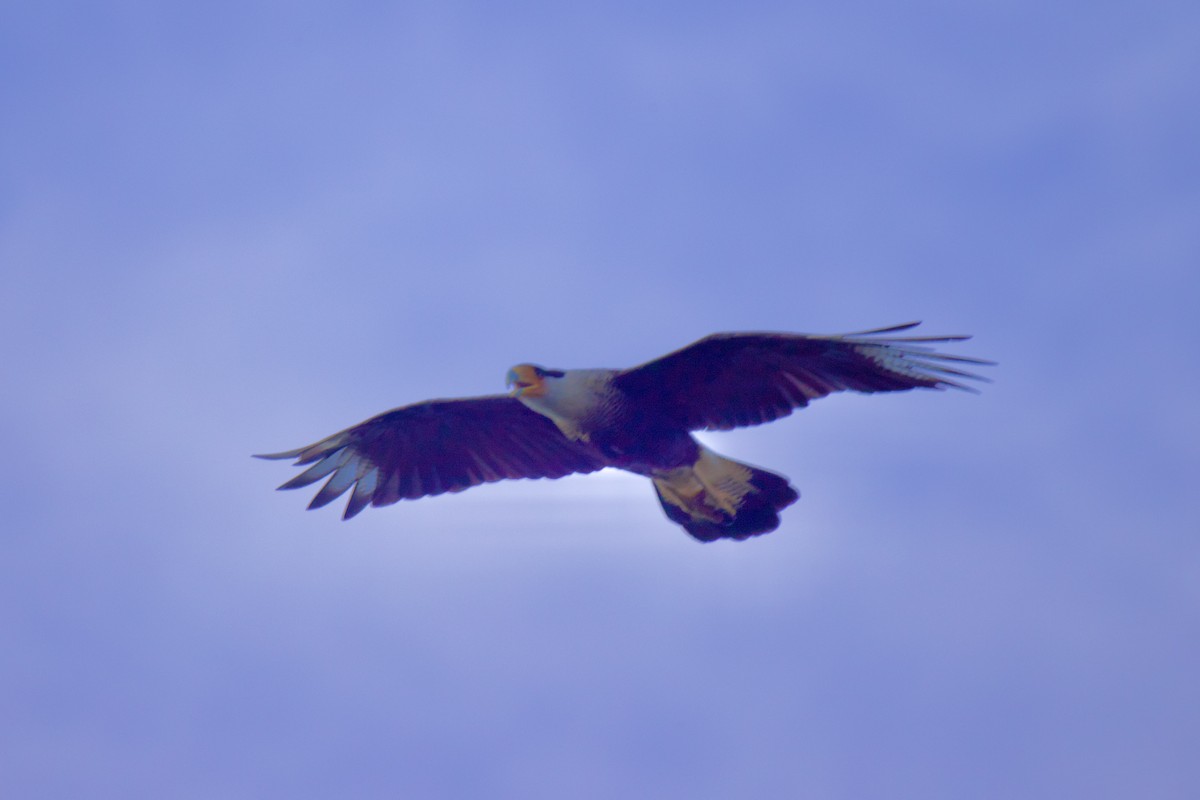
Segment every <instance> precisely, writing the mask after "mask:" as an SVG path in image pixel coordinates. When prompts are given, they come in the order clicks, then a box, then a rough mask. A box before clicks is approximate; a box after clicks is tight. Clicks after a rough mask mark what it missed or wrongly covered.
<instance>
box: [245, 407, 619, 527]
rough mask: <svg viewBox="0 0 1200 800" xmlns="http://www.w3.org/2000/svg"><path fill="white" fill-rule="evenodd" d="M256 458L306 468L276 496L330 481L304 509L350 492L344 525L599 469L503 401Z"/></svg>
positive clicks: (418, 416)
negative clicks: (371, 511)
mask: <svg viewBox="0 0 1200 800" xmlns="http://www.w3.org/2000/svg"><path fill="white" fill-rule="evenodd" d="M257 457H258V458H274V459H285V458H295V459H297V461H296V466H303V465H306V464H311V465H312V466H310V467H309V468H308V469H307V470H305V471H304V472H302V473H300V474H299V475H297V476H296V477H294V478H292V479H291V480H290V481H288V482H287V483H285V484H283V485H282V486H280V487H279V488H280V489H298V488H300V487H302V486H308V485H309V484H312V483H315V482H317V481H319V480H321V479H322V478H325V477H326V476H331V477H329V480H328V481H327V482H326V483H325V485H324V486H323V487H322V488H321V490H320V491H319V492H317V495H316V497H314V498H313V500H312V502H311V503H309V506H308V507H309V508H320V507H321V506H324V505H326V504H327V503H330V502H332V501H333V500H335V499H337V498H338V497H339V496H340V495H342V494H343V493H345V492H346V491H348V490H349V489H350V488H351V487H353V488H354V492H353V493H352V494H351V495H350V499H349V501H348V502H347V503H346V511H345V513H344V514H343V515H342V518H343V519H349V518H350V517H353V516H354V515H355V514H357V513H358V512H360V511H362V510H363V508H365V507H366V506H367V504H370V505H375V506H385V505H388V504H390V503H395V502H396V501H397V500H413V499H416V498H418V497H427V496H431V495H438V494H442V493H444V492H461V491H462V490H463V489H467V488H469V487H471V486H476V485H478V484H481V483H490V482H492V481H499V480H503V479H505V478H561V477H562V476H564V475H570V474H571V473H573V472H594V471H596V470H598V469H600V468H601V467H604V466H606V464H605V462H604V460H603V458H601V457H600V456H599V455H598V454H597V453H595V452H594V451H593V450H592V449H591V448H590V447H588V446H587V445H585V444H582V443H579V442H574V441H572V440H570V439H568V438H566V437H565V436H563V435H562V433H561V432H560V431H559V430H558V428H557V427H555V425H554V423H553V422H551V421H550V420H548V419H547V418H545V417H543V416H542V415H541V414H538V413H537V412H535V411H531V410H529V409H528V408H526V407H525V406H524V405H522V404H521V402H520V401H519V400H517V399H515V398H513V397H508V396H506V395H496V396H491V397H474V398H464V399H461V400H431V401H429V402H426V403H417V404H415V405H411V406H405V407H404V408H397V409H394V410H392V411H388V412H385V413H383V414H380V415H378V416H376V417H372V418H371V419H369V420H367V421H366V422H362V423H359V424H358V425H355V426H354V427H352V428H347V429H346V430H344V431H342V432H341V433H335V434H334V435H332V436H330V437H328V438H325V439H322V440H321V441H319V442H317V443H315V444H310V445H308V446H307V447H299V448H296V449H295V450H288V451H287V452H284V453H271V454H267V455H260V456H257Z"/></svg>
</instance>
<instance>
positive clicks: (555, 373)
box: [538, 369, 567, 378]
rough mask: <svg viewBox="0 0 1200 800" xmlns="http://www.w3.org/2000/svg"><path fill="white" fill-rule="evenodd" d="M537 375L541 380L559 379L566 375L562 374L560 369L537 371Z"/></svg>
mask: <svg viewBox="0 0 1200 800" xmlns="http://www.w3.org/2000/svg"><path fill="white" fill-rule="evenodd" d="M538 374H539V375H541V376H542V377H543V378H561V377H562V376H564V375H566V374H567V373H565V372H563V371H562V370H561V369H539V370H538Z"/></svg>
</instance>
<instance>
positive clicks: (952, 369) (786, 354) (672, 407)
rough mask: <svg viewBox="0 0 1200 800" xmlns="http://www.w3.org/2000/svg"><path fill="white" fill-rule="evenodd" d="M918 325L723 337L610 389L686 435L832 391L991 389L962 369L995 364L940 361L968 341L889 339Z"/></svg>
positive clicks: (622, 377) (629, 374) (761, 418)
mask: <svg viewBox="0 0 1200 800" xmlns="http://www.w3.org/2000/svg"><path fill="white" fill-rule="evenodd" d="M918 324H920V323H917V322H910V323H908V324H906V325H896V326H894V327H891V328H879V329H877V330H871V331H862V332H860V333H849V334H843V335H840V336H812V335H807V334H796V333H718V334H713V335H712V336H707V337H705V338H703V339H701V340H700V341H698V342H696V343H695V344H692V345H689V346H687V347H684V348H683V349H681V350H676V351H675V352H674V353H670V354H668V355H665V356H663V357H662V358H659V359H656V360H654V361H651V362H649V363H646V364H642V365H641V366H638V367H633V368H632V369H628V370H625V371H623V372H620V373H618V374H617V375H616V376H615V377H614V379H613V381H614V384H615V385H616V386H617V387H618V388H620V389H621V390H622V391H624V392H625V393H626V395H627V396H629V397H630V399H631V400H633V401H634V402H635V403H639V404H643V403H644V404H647V405H648V406H649V407H653V408H654V409H655V410H656V412H657V413H662V414H664V415H666V417H667V418H668V419H670V420H671V421H673V422H676V423H678V424H682V425H684V426H686V427H687V429H688V430H700V429H705V428H707V429H709V430H727V429H729V428H737V427H742V426H745V425H758V424H761V423H763V422H770V421H771V420H773V419H778V418H780V417H785V416H787V415H788V414H791V413H792V411H793V410H794V409H797V408H803V407H804V406H806V405H808V403H809V401H810V400H815V399H816V398H818V397H824V396H825V395H827V394H831V393H833V392H839V391H843V390H847V389H850V390H853V391H857V392H895V391H903V390H905V389H913V388H916V387H919V386H923V387H927V388H931V389H942V388H945V387H947V386H953V387H956V388H959V389H968V390H969V391H974V390H973V389H971V388H970V387H968V386H966V385H964V384H963V383H960V382H959V379H971V380H986V378H982V377H980V376H978V375H972V374H971V373H969V372H965V371H963V370H961V369H958V368H956V367H957V365H963V364H979V365H986V364H991V363H992V362H990V361H982V360H980V359H976V358H967V357H965V356H956V355H947V354H945V353H939V352H937V351H936V350H935V349H934V347H933V345H935V344H937V343H940V342H953V341H960V340H963V339H969V338H970V337H969V336H889V335H887V334H894V333H898V332H900V331H905V330H908V329H910V328H914V327H916V326H917V325H918Z"/></svg>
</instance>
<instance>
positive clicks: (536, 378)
mask: <svg viewBox="0 0 1200 800" xmlns="http://www.w3.org/2000/svg"><path fill="white" fill-rule="evenodd" d="M564 374H565V373H563V371H562V370H558V369H546V368H545V367H539V366H538V365H537V364H517V365H516V366H515V367H513V368H512V369H510V370H509V371H508V379H507V381H506V383H507V385H508V386H509V387H511V388H512V396H513V397H525V398H533V397H544V396H545V394H546V389H547V386H546V381H547V380H556V379H558V378H561V377H563V375H564Z"/></svg>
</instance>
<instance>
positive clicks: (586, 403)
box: [520, 369, 616, 439]
mask: <svg viewBox="0 0 1200 800" xmlns="http://www.w3.org/2000/svg"><path fill="white" fill-rule="evenodd" d="M615 372H616V370H611V369H569V370H565V371H564V372H563V376H562V377H561V378H556V377H553V376H547V377H546V378H545V381H546V393H545V394H544V395H542V396H541V397H521V398H520V400H521V402H522V403H524V404H525V405H526V406H528V407H529V408H531V409H533V410H534V411H536V412H538V413H539V414H541V415H542V416H545V417H549V418H550V420H551V421H553V422H554V424H555V425H557V426H558V429H559V430H561V431H562V432H563V435H564V436H566V437H568V438H570V439H586V438H587V429H588V428H590V427H592V425H590V424H588V423H590V422H593V421H597V419H598V417H601V416H603V414H604V412H605V411H606V410H607V408H608V406H609V405H610V404H611V402H612V400H611V398H612V393H613V390H612V384H611V378H612V376H613V374H614V373H615Z"/></svg>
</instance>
